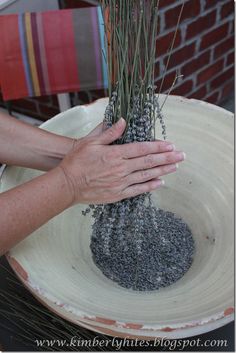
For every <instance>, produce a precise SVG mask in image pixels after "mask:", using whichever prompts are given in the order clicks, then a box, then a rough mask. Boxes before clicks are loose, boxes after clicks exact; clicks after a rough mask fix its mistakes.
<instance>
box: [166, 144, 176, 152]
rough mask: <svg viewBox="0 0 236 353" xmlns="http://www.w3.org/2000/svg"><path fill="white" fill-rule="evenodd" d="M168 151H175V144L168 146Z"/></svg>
mask: <svg viewBox="0 0 236 353" xmlns="http://www.w3.org/2000/svg"><path fill="white" fill-rule="evenodd" d="M166 150H167V151H175V145H173V144H171V145H167V146H166Z"/></svg>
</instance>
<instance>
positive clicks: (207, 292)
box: [0, 96, 234, 339]
mask: <svg viewBox="0 0 236 353" xmlns="http://www.w3.org/2000/svg"><path fill="white" fill-rule="evenodd" d="M162 99H163V96H161V100H162ZM106 104H107V99H101V100H98V101H96V102H95V103H93V104H90V105H88V106H79V107H75V108H73V109H70V110H68V111H66V112H64V113H61V114H59V115H58V116H56V117H55V118H53V119H51V120H50V121H48V122H46V123H45V124H43V125H42V128H43V129H46V130H49V131H53V132H56V133H58V134H63V135H68V136H71V137H81V136H84V135H85V134H87V133H88V132H89V131H90V130H91V129H92V128H94V127H95V126H96V125H97V124H98V123H99V122H100V121H101V120H102V118H103V114H104V110H105V106H106ZM164 115H165V117H166V125H167V133H168V139H169V140H170V141H173V142H174V143H175V144H176V146H177V147H178V149H181V150H183V151H185V152H186V154H187V160H186V161H185V162H184V163H183V164H181V166H180V168H179V170H178V171H177V172H176V173H175V174H172V175H169V176H166V177H165V181H166V184H165V187H163V188H162V189H161V190H158V191H155V192H153V198H154V200H155V203H156V204H157V205H158V206H160V207H161V208H163V209H165V210H169V211H172V212H175V213H176V214H177V215H179V216H181V217H182V218H183V219H184V220H185V222H187V223H188V225H189V226H190V228H191V229H192V232H193V236H194V239H195V244H196V251H195V256H194V261H193V264H192V266H191V268H190V269H189V271H188V272H187V273H186V274H185V275H184V276H183V277H182V279H180V280H179V281H177V282H176V283H175V284H173V285H171V286H169V287H166V288H163V289H160V290H158V291H152V292H141V293H140V292H135V291H132V290H126V289H124V288H122V287H120V286H118V285H117V284H115V283H113V282H112V281H111V280H109V279H107V278H106V277H105V276H104V275H103V274H102V273H101V272H100V270H99V269H98V268H97V267H96V266H95V265H94V263H93V261H92V257H91V253H90V249H89V244H90V236H91V224H92V220H91V218H90V216H87V217H84V216H82V215H81V211H82V210H83V209H84V206H83V205H78V206H75V207H73V208H70V209H68V210H67V211H65V212H63V213H62V214H61V215H59V216H57V217H55V218H54V219H52V220H51V221H50V222H48V223H47V224H46V225H44V226H43V227H41V228H40V229H38V230H37V231H36V232H34V233H33V234H32V235H31V236H29V237H28V238H27V239H25V240H24V241H22V242H21V243H20V244H19V245H17V246H16V247H15V248H14V249H12V250H11V251H10V252H9V253H8V255H7V257H8V260H9V262H10V264H11V266H12V267H13V269H14V270H15V272H16V273H17V275H18V276H19V277H20V279H21V280H22V281H23V283H24V284H25V285H26V286H27V287H28V288H29V290H30V291H31V292H33V294H34V295H35V296H36V297H38V298H39V300H40V301H41V302H43V303H44V304H45V305H46V306H48V307H49V308H50V309H51V310H53V311H55V312H56V313H58V314H59V315H61V316H63V317H64V318H66V319H68V320H70V321H72V322H74V323H77V324H78V325H81V326H84V327H87V328H90V329H92V330H94V331H96V332H102V333H106V334H109V335H114V336H121V337H139V338H142V337H145V338H148V339H153V338H155V337H171V338H177V337H188V336H193V335H196V334H200V333H203V332H207V331H210V330H213V329H215V328H217V327H220V326H222V325H224V324H226V323H228V322H230V321H232V320H233V310H234V309H233V290H234V277H233V206H234V205H233V119H232V114H231V113H229V112H227V111H226V110H224V109H221V108H219V107H216V106H213V105H211V104H206V103H204V102H201V101H196V100H188V99H184V98H181V97H176V96H171V97H169V99H168V101H167V103H166V105H165V107H164ZM157 129H158V126H157ZM159 130H160V128H159ZM95 172H96V171H95ZM39 174H40V172H37V171H33V170H29V169H28V170H27V169H23V168H15V167H9V168H6V171H5V172H4V174H3V177H2V180H1V185H0V190H1V191H5V190H7V189H9V188H12V187H14V186H15V185H19V184H21V183H23V182H25V181H27V180H29V179H31V178H33V177H36V176H37V175H39ZM12 221H13V222H14V215H12Z"/></svg>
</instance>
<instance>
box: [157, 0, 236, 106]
mask: <svg viewBox="0 0 236 353" xmlns="http://www.w3.org/2000/svg"><path fill="white" fill-rule="evenodd" d="M181 3H182V1H178V0H160V7H161V10H160V32H161V35H160V36H159V38H158V40H157V53H158V52H159V55H161V56H160V57H159V59H158V61H157V70H156V71H157V72H158V70H159V76H157V87H160V82H161V78H160V77H161V74H162V73H163V72H164V70H165V65H166V61H167V56H168V55H166V52H167V50H168V48H169V46H170V43H171V40H172V38H173V34H174V31H175V25H176V23H177V19H178V14H179V11H180V7H181ZM176 70H177V71H178V74H182V75H183V78H182V79H180V80H178V82H177V84H176V86H175V88H174V90H173V91H172V94H179V95H183V96H185V97H191V98H196V99H202V100H205V101H208V102H211V103H214V104H219V103H221V102H222V101H224V100H225V98H226V97H227V96H228V95H229V94H230V93H232V92H233V89H234V79H233V76H234V1H233V0H186V4H185V7H184V10H183V14H182V19H181V23H180V26H179V30H178V33H177V36H176V41H175V45H174V50H173V52H172V57H171V59H170V62H169V67H168V70H167V75H166V80H165V83H164V86H163V89H164V90H167V91H168V88H169V87H170V86H171V83H172V82H173V79H174V77H175V75H176Z"/></svg>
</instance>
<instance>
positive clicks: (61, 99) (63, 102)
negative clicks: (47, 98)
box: [57, 93, 71, 112]
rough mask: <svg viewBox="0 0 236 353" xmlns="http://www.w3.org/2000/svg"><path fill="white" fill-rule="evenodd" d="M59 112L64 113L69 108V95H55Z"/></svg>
mask: <svg viewBox="0 0 236 353" xmlns="http://www.w3.org/2000/svg"><path fill="white" fill-rule="evenodd" d="M57 99H58V104H59V108H60V112H64V111H66V110H67V109H70V108H71V102H70V95H69V93H60V94H58V95H57Z"/></svg>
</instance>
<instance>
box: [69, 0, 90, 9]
mask: <svg viewBox="0 0 236 353" xmlns="http://www.w3.org/2000/svg"><path fill="white" fill-rule="evenodd" d="M64 3H65V8H66V9H74V8H81V7H88V6H95V5H92V4H91V3H88V2H87V1H82V0H80V1H78V0H64Z"/></svg>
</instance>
